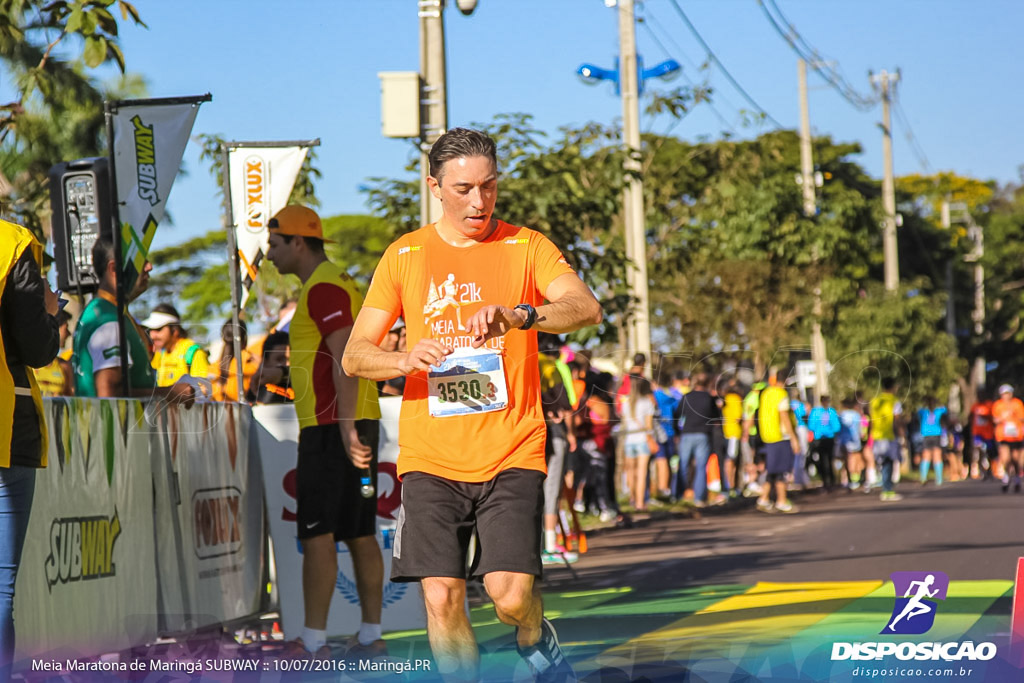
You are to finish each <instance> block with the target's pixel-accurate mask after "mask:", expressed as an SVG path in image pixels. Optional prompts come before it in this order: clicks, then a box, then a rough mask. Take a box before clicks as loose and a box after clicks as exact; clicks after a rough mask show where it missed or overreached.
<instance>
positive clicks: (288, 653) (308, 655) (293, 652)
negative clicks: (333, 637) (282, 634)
mask: <svg viewBox="0 0 1024 683" xmlns="http://www.w3.org/2000/svg"><path fill="white" fill-rule="evenodd" d="M278 658H279V659H317V660H327V659H331V646H330V645H327V644H324V645H321V646H320V647H318V648H317V649H316V652H310V651H309V649H308V648H307V647H306V644H305V643H304V642H302V638H296V639H295V640H289V641H287V642H285V643H284V646H283V647H282V648H281V650H280V652H279V654H278Z"/></svg>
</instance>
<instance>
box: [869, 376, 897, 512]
mask: <svg viewBox="0 0 1024 683" xmlns="http://www.w3.org/2000/svg"><path fill="white" fill-rule="evenodd" d="M895 392H896V380H894V379H893V378H891V377H887V378H886V379H884V380H882V393H880V394H878V396H875V397H874V398H873V399H871V404H870V410H871V413H870V414H871V439H872V441H874V448H873V451H874V455H875V461H876V462H878V465H879V467H880V468H881V469H882V494H881V496H880V498H881V500H883V501H887V502H893V501H898V500H902V499H903V496H901V495H900V494H898V493H896V488H895V486H896V485H895V482H893V469H894V468H897V467H899V466H900V460H901V459H902V456H901V453H900V444H899V441H898V440H897V437H899V438H902V437H903V405H902V404H901V403H900V402H899V401H898V400H896V395H895Z"/></svg>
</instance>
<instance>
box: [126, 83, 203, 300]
mask: <svg viewBox="0 0 1024 683" xmlns="http://www.w3.org/2000/svg"><path fill="white" fill-rule="evenodd" d="M210 99H211V98H210V95H202V96H197V97H175V98H164V99H155V100H122V101H117V102H108V103H107V110H108V111H109V112H110V114H111V115H112V118H113V145H112V146H111V157H112V160H113V163H114V170H115V178H114V182H115V184H116V186H117V209H118V213H119V216H120V219H121V244H122V255H123V258H124V269H125V272H126V273H127V274H128V285H129V287H130V286H131V283H133V282H134V281H135V278H136V277H137V276H138V274H139V273H141V272H142V267H143V265H145V263H146V259H147V258H148V257H149V247H150V245H151V244H152V243H153V235H154V234H156V228H157V226H158V225H159V223H160V221H161V220H163V217H164V211H165V209H166V206H167V196H168V195H169V194H170V193H171V186H172V185H173V184H174V179H175V178H176V177H177V175H178V168H179V167H180V166H181V157H182V155H183V154H184V153H185V145H186V144H187V143H188V138H189V136H190V135H191V134H192V124H193V123H194V122H195V120H196V114H197V113H198V112H199V105H200V104H201V103H203V102H208V101H209V100H210Z"/></svg>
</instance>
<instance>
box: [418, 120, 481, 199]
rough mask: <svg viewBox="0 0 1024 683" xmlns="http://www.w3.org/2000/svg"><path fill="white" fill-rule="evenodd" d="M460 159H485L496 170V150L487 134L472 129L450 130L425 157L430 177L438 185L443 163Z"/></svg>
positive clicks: (435, 143)
mask: <svg viewBox="0 0 1024 683" xmlns="http://www.w3.org/2000/svg"><path fill="white" fill-rule="evenodd" d="M460 157H487V158H488V159H490V160H491V163H492V164H494V170H495V171H497V170H498V148H497V145H495V144H494V140H493V139H492V138H491V137H490V136H489V135H487V133H482V132H480V131H478V130H473V129H472V128H452V129H451V130H449V131H448V132H447V133H445V134H444V135H442V136H441V137H439V138H438V139H437V140H436V141H435V142H434V144H433V145H432V146H431V147H430V153H429V154H428V155H427V159H429V160H430V175H431V176H432V177H433V178H434V179H435V180H437V184H438V185H440V184H441V176H442V172H441V171H442V169H443V168H444V165H445V163H447V162H449V161H451V160H452V159H458V158H460Z"/></svg>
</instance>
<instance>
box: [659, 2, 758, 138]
mask: <svg viewBox="0 0 1024 683" xmlns="http://www.w3.org/2000/svg"><path fill="white" fill-rule="evenodd" d="M644 12H645V15H646V16H647V17H649V18H650V20H651V22H652V23H653V24H654V27H655V28H657V29H658V30H659V31H661V33H662V35H664V36H665V39H666V40H668V42H669V44H670V45H671V46H672V47H673V48H675V51H676V53H678V54H680V55H682V57H683V59H685V60H686V62H687V63H688V64H689V65H690V66H692V67H693V71H694V73H699V72H701V71H704V70H705V69H706V62H705V65H704V66H698V65H697V63H696V62H694V61H693V59H691V58H690V56H689V55H688V54H687V52H686V50H684V49H683V48H682V46H681V45H680V44H679V43H678V42H677V41H676V39H675V38H674V37H673V36H672V32H671V31H669V30H668V29H667V28H665V26H664V24H662V23H661V21H660V20H659V19H658V17H657V16H655V15H654V13H653V12H651V10H650V7H648V6H646V5H645V6H644ZM652 33H653V31H652ZM659 44H660V43H659ZM682 73H683V76H684V77H685V78H687V80H688V81H689V83H690V84H691V85H693V86H694V87H696V84H695V83H694V82H693V80H692V79H690V78H689V77H687V76H686V72H685V71H683V72H682ZM710 85H711V82H710V81H709V80H708V79H707V78H705V79H704V83H703V87H706V88H707V87H710ZM715 98H716V99H717V100H720V101H721V102H722V103H723V104H725V105H726V106H727V107H728V108H729V109H732V110H735V111H739V107H737V106H736V105H735V104H733V103H732V102H731V101H730V100H729V98H728V97H726V96H725V95H724V94H723V93H717V92H716V93H715ZM707 102H708V106H709V107H711V109H712V110H713V111H714V113H715V116H717V117H718V119H719V120H720V121H721V122H722V123H723V124H724V125H725V126H726V127H728V128H729V129H730V131H731V132H733V133H735V132H736V131H735V129H734V127H733V126H732V125H731V124H729V123H727V122H726V121H725V117H724V116H722V114H721V113H720V112H719V111H718V108H717V107H715V103H714V101H713V100H711V99H710V98H709V99H708V101H707Z"/></svg>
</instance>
